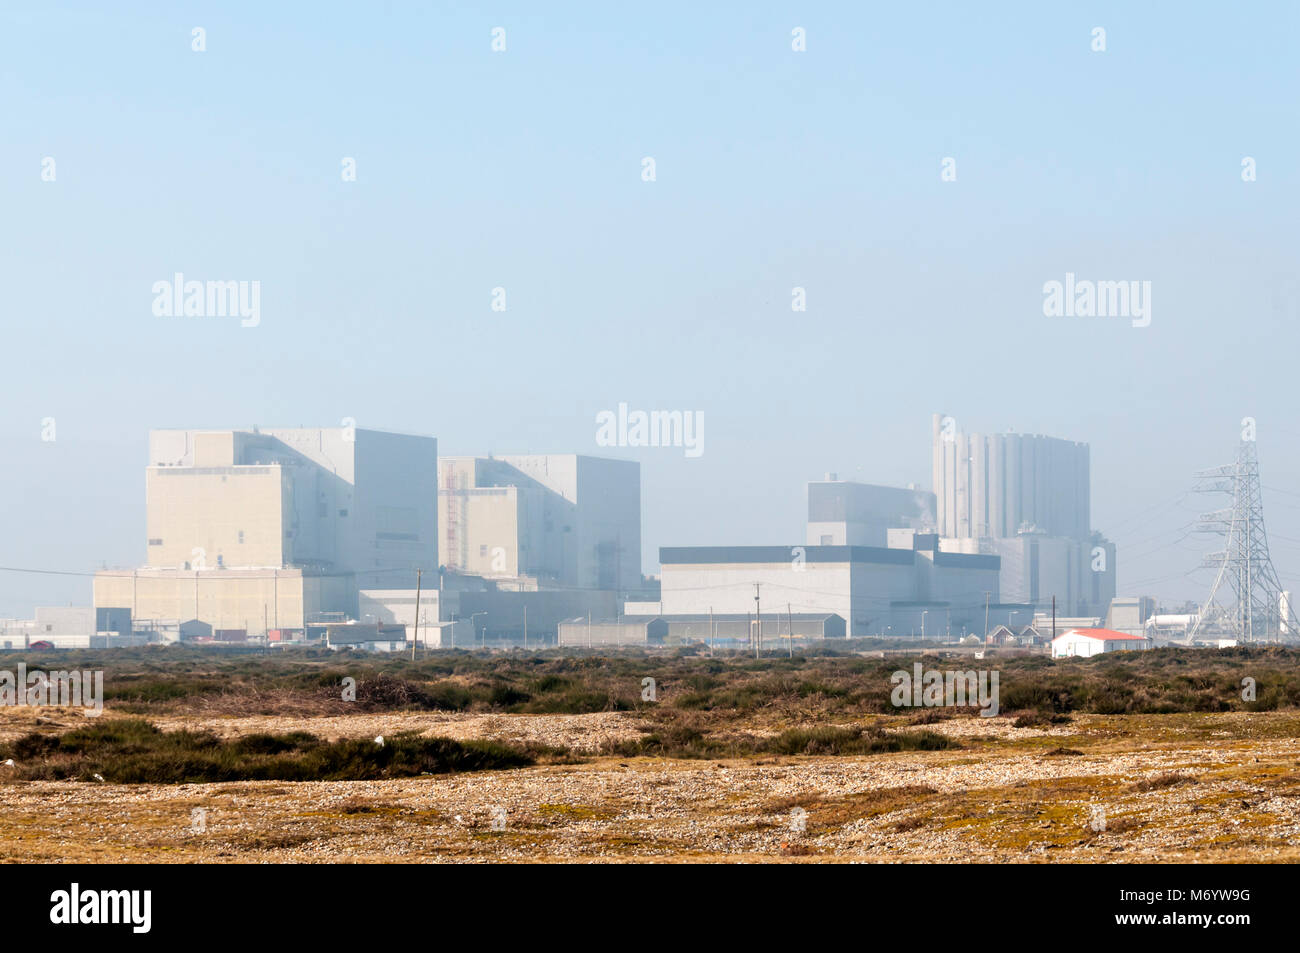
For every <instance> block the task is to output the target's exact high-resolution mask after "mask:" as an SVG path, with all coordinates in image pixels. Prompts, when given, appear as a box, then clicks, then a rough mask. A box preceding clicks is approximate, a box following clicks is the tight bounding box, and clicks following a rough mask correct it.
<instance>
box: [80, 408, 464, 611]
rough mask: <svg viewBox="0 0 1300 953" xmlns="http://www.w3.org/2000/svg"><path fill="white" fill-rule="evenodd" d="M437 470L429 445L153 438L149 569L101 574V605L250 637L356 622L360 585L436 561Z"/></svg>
mask: <svg viewBox="0 0 1300 953" xmlns="http://www.w3.org/2000/svg"><path fill="white" fill-rule="evenodd" d="M437 470H438V443H437V441H436V440H435V439H433V438H432V437H421V436H413V435H406V434H395V433H385V432H381V431H375V430H362V429H355V428H352V427H336V428H298V429H275V430H258V429H254V430H251V431H243V430H218V431H207V430H156V431H153V432H152V433H151V434H150V440H149V464H148V466H147V468H146V470H145V500H146V523H147V531H146V536H147V547H146V550H147V559H146V565H145V566H143V567H141V568H139V569H134V570H105V571H103V572H100V573H97V574H96V576H95V584H94V591H95V594H94V604H95V606H96V607H97V608H98V607H104V608H129V609H130V610H131V617H132V618H133V619H135V620H137V628H139V627H140V625H141V623H143V624H145V625H146V626H147V624H148V622H149V621H150V620H156V621H160V622H161V621H164V620H172V621H175V620H199V621H201V622H204V623H206V624H208V625H210V626H212V627H213V629H214V630H215V631H216V632H218V633H220V632H228V633H241V634H242V635H243V637H247V636H248V635H264V634H266V633H268V632H271V631H282V630H290V631H299V632H300V631H301V630H302V629H303V627H304V625H305V624H306V623H307V622H308V621H315V620H318V619H322V618H327V617H329V616H331V615H333V616H337V617H340V618H341V617H343V616H347V617H352V618H355V617H356V615H357V591H358V589H360V588H392V587H399V586H403V585H411V584H413V578H414V574H415V569H416V568H417V567H422V568H425V569H430V568H433V567H435V566H436V565H437V539H438V513H437V506H436V501H437ZM435 584H436V583H435Z"/></svg>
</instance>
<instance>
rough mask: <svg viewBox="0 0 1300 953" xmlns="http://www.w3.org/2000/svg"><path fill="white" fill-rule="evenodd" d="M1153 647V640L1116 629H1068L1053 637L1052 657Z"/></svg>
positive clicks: (1085, 656) (1131, 650)
mask: <svg viewBox="0 0 1300 953" xmlns="http://www.w3.org/2000/svg"><path fill="white" fill-rule="evenodd" d="M1149 648H1151V640H1150V639H1148V638H1144V637H1142V636H1140V635H1128V634H1127V633H1124V632H1116V631H1115V630H1114V629H1067V630H1066V631H1064V632H1062V633H1061V634H1060V635H1058V636H1057V637H1056V638H1054V639H1052V658H1076V657H1077V658H1088V657H1090V656H1093V655H1100V654H1101V653H1102V652H1133V651H1139V652H1140V651H1144V650H1146V649H1149Z"/></svg>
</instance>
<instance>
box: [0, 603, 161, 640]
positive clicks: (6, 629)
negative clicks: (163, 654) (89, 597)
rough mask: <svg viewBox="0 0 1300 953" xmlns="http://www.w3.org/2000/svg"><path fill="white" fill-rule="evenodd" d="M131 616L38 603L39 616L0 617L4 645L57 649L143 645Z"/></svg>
mask: <svg viewBox="0 0 1300 953" xmlns="http://www.w3.org/2000/svg"><path fill="white" fill-rule="evenodd" d="M144 641H145V640H144V639H143V638H139V639H137V638H135V637H134V636H133V635H132V634H131V619H130V616H129V615H128V614H127V613H125V612H123V611H120V610H106V609H98V610H97V609H94V608H91V607H90V606H37V608H36V611H35V618H32V619H0V649H26V648H30V647H31V646H33V645H38V644H40V643H46V644H48V645H50V646H52V647H53V648H56V649H100V648H112V647H118V646H125V645H139V644H142V643H143V642H144Z"/></svg>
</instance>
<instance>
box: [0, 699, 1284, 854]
mask: <svg viewBox="0 0 1300 953" xmlns="http://www.w3.org/2000/svg"><path fill="white" fill-rule="evenodd" d="M34 717H35V716H34V715H32V713H31V712H30V710H28V711H24V710H22V709H8V710H5V711H3V712H2V713H0V737H12V736H13V735H15V734H19V733H21V732H22V731H26V730H31V728H32V726H33V723H34V722H33V719H34ZM42 717H46V718H50V717H53V719H54V720H55V721H57V722H59V723H62V724H65V725H72V724H76V723H77V721H76V719H78V718H80V716H79V715H76V714H74V713H61V714H54V715H51V714H50V713H49V712H48V711H47V712H46V713H45V714H44V715H42ZM151 720H152V721H154V722H155V723H156V724H158V725H159V726H160V727H165V728H175V727H180V726H181V725H185V726H187V727H191V728H193V727H204V728H210V729H212V730H215V731H217V732H219V733H221V734H223V735H227V736H229V735H235V734H241V733H248V732H253V731H280V730H285V729H287V728H297V729H305V730H310V731H313V732H315V733H317V734H320V735H323V736H327V737H344V736H347V737H373V736H374V735H376V734H383V733H391V732H393V731H397V730H420V731H423V732H424V733H426V734H431V735H446V736H450V737H455V738H462V739H464V738H498V739H504V740H515V741H519V740H535V741H541V742H544V743H546V744H551V745H560V744H562V745H567V746H569V747H570V748H572V749H574V750H575V751H579V752H581V751H586V752H591V751H594V750H595V748H596V747H597V746H598V745H599V744H601V743H602V742H603V741H606V740H611V739H613V740H617V739H623V738H635V737H638V736H639V735H640V733H641V731H640V729H641V725H640V724H639V722H638V720H637V718H636V717H635V716H634V715H624V714H617V713H603V714H596V715H532V716H526V715H486V716H484V715H470V716H455V715H444V714H424V713H416V714H407V713H401V714H385V715H349V716H343V717H338V718H314V719H284V718H271V717H261V716H258V717H249V718H175V719H172V718H152V719H151ZM46 727H49V726H48V725H47V726H46ZM926 727H928V728H930V729H932V730H937V731H943V732H945V733H948V734H950V735H952V736H953V737H955V738H957V739H959V740H960V741H961V742H962V744H963V745H964V747H963V748H962V749H958V750H952V751H941V752H904V753H898V754H886V755H873V756H868V757H852V758H848V757H799V758H786V757H782V758H770V757H769V758H763V759H741V760H728V761H721V762H718V761H694V760H664V759H650V758H636V759H622V760H620V759H617V758H601V757H594V756H593V757H591V758H590V760H588V761H586V762H584V763H580V764H556V765H545V766H538V767H533V768H527V769H522V770H516V771H500V772H483V773H474V774H463V775H445V776H437V777H422V778H411V779H402V780H392V781H369V782H312V783H300V784H292V783H285V782H255V783H248V782H240V783H230V784H195V785H112V784H93V783H75V782H13V781H8V782H6V781H4V780H3V778H2V777H0V797H3V799H4V810H3V811H0V859H3V860H5V861H11V862H13V861H19V862H23V861H26V862H32V861H69V862H111V861H135V862H264V861H271V862H350V861H355V862H377V861H403V860H409V861H417V860H418V861H435V862H437V861H454V862H461V863H463V862H467V861H511V862H528V861H544V860H571V861H608V862H619V861H670V862H671V861H683V860H705V861H720V862H761V861H795V862H805V861H832V862H848V861H862V862H886V863H889V862H900V861H957V862H969V861H1001V862H1007V861H1030V862H1034V861H1038V862H1056V863H1060V862H1072V861H1100V862H1108V863H1113V862H1136V861H1146V862H1151V861H1179V862H1192V861H1201V862H1224V861H1250V862H1261V861H1289V862H1296V861H1300V742H1298V741H1297V740H1296V736H1297V734H1298V733H1300V731H1298V729H1300V716H1297V715H1295V714H1294V713H1291V714H1288V713H1281V714H1276V713H1261V714H1233V715H1170V716H1126V717H1102V716H1083V717H1080V718H1077V719H1076V720H1075V721H1074V722H1073V723H1072V724H1070V725H1065V726H1054V727H1053V728H1051V729H1050V730H1046V731H1044V730H1038V729H1017V728H1013V727H1012V725H1011V722H1010V720H1009V719H1006V718H994V719H978V718H974V719H961V720H954V721H947V722H939V723H936V724H934V725H929V726H926ZM3 770H4V769H3V768H0V771H3ZM1153 782H1154V784H1153ZM196 811H197V812H201V813H196ZM1103 819H1104V820H1103Z"/></svg>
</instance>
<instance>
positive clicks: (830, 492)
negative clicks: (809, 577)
mask: <svg viewBox="0 0 1300 953" xmlns="http://www.w3.org/2000/svg"><path fill="white" fill-rule="evenodd" d="M891 529H913V530H916V531H918V532H931V533H932V532H934V531H935V499H934V494H933V493H931V492H929V491H928V490H917V489H915V488H912V487H908V488H907V489H903V488H901V487H894V486H877V485H875V484H871V483H853V482H850V481H847V480H837V479H836V478H835V474H833V473H828V474H827V475H826V479H825V480H824V481H821V482H815V483H809V484H808V535H807V539H806V542H807V543H808V544H809V545H810V546H888V545H889V539H888V536H889V531H890V530H891Z"/></svg>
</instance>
